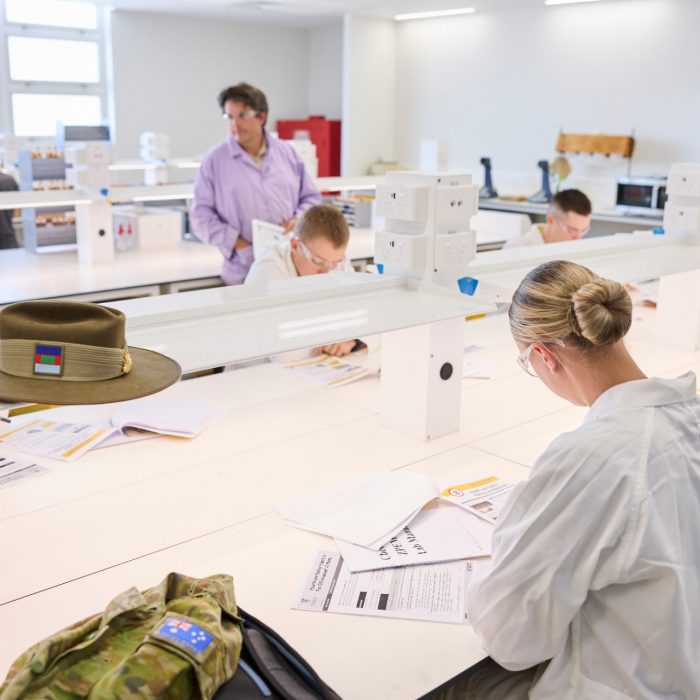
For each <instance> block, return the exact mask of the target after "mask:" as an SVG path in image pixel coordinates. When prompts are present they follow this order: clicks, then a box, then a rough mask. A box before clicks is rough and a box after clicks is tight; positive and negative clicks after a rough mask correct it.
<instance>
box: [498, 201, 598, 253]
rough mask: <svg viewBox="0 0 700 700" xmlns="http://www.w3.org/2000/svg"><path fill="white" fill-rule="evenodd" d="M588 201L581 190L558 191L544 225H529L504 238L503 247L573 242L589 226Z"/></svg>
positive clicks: (590, 210)
mask: <svg viewBox="0 0 700 700" xmlns="http://www.w3.org/2000/svg"><path fill="white" fill-rule="evenodd" d="M591 212H592V206H591V200H590V199H588V197H587V196H586V195H585V194H584V193H583V192H581V190H574V189H571V190H562V191H561V192H557V194H555V195H554V197H553V198H552V201H551V203H550V205H549V211H548V212H547V218H546V220H545V222H544V224H533V225H532V228H531V229H530V230H529V231H528V232H527V233H526V234H524V235H522V236H518V237H517V238H513V239H511V240H510V241H506V243H505V245H504V246H503V247H504V248H522V247H523V246H532V245H543V244H544V243H560V242H561V241H577V240H579V239H580V238H583V237H584V236H585V235H586V234H587V233H588V231H589V230H590V228H591Z"/></svg>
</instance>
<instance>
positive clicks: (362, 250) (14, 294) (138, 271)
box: [0, 228, 374, 306]
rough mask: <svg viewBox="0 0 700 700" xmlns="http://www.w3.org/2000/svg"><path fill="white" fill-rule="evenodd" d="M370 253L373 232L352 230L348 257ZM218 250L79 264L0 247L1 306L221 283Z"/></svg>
mask: <svg viewBox="0 0 700 700" xmlns="http://www.w3.org/2000/svg"><path fill="white" fill-rule="evenodd" d="M373 255H374V232H373V231H372V229H369V228H361V229H351V234H350V244H349V246H348V256H349V257H350V259H351V260H353V261H355V260H357V261H360V260H367V259H369V258H371V257H372V256H373ZM221 265H222V256H221V252H220V251H219V249H218V248H216V247H215V246H210V245H203V244H201V243H198V242H197V241H183V242H182V243H180V244H179V245H178V246H173V247H169V248H164V249H159V250H132V251H127V252H123V253H116V254H115V256H114V260H113V261H112V262H109V263H103V264H98V265H81V264H80V263H79V262H78V254H77V251H76V249H75V247H74V246H73V247H71V248H70V249H61V250H57V249H49V250H45V251H44V250H42V252H40V253H30V252H28V251H26V250H24V248H15V249H12V250H3V251H0V306H2V305H4V304H11V303H13V302H16V301H27V300H31V299H56V298H61V299H78V300H81V301H107V300H109V299H124V298H128V297H129V296H154V295H157V294H166V293H169V292H176V291H182V290H186V289H196V288H199V287H207V286H215V285H216V284H220V283H221V278H220V276H219V275H220V271H221Z"/></svg>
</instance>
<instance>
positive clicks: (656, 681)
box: [448, 261, 700, 700]
mask: <svg viewBox="0 0 700 700" xmlns="http://www.w3.org/2000/svg"><path fill="white" fill-rule="evenodd" d="M509 313H510V325H511V332H512V335H513V338H514V339H515V342H516V345H517V346H518V348H519V350H520V356H519V358H518V363H519V364H520V366H521V367H522V368H523V369H525V370H526V371H527V372H528V373H529V374H532V375H533V376H535V377H539V378H540V380H541V381H542V382H544V383H545V384H546V385H547V387H549V389H551V390H552V391H553V392H554V393H555V394H557V395H559V396H562V397H564V398H566V399H568V400H569V401H571V403H573V404H576V405H580V406H583V405H585V406H589V407H590V409H589V411H588V414H587V416H586V418H585V420H584V422H583V424H582V425H581V426H580V427H579V428H577V429H576V430H573V431H572V432H568V433H564V434H563V435H561V436H560V437H558V438H557V439H556V440H555V441H554V442H553V443H552V444H551V445H550V446H549V447H548V448H547V449H546V450H545V452H544V454H543V455H542V456H541V457H540V458H539V459H538V460H537V461H536V462H535V464H534V466H533V468H532V472H531V474H530V477H529V479H528V480H527V481H525V482H523V483H521V484H518V485H517V486H516V488H515V489H514V492H513V493H512V495H511V497H510V499H509V500H508V503H507V504H506V507H505V508H504V510H503V511H502V513H501V514H500V518H499V521H498V524H497V525H496V528H495V531H494V537H493V556H492V558H491V563H490V566H488V567H486V568H485V569H484V570H482V571H481V572H480V573H478V574H476V575H475V576H474V577H473V579H472V580H471V582H470V585H469V588H468V616H469V618H470V621H471V623H472V625H473V627H474V630H475V632H476V633H477V635H478V637H479V639H480V640H481V643H482V645H483V647H484V649H485V650H486V651H487V652H488V653H489V654H490V656H491V657H492V659H494V660H495V661H496V662H498V664H500V665H501V666H498V665H497V664H495V663H492V664H491V665H490V666H487V667H485V668H484V669H481V670H479V671H477V672H475V673H474V674H472V676H471V677H469V678H467V679H466V680H463V681H462V682H461V684H456V685H457V686H459V688H457V687H454V688H453V689H452V692H450V693H449V695H448V696H449V697H467V698H478V699H479V700H492V699H494V698H499V699H501V698H502V699H506V698H507V699H508V700H517V699H518V698H531V699H534V700H538V699H545V698H546V699H547V700H550V699H551V700H564V699H567V698H582V699H585V700H594V699H598V698H599V699H601V700H603V699H606V700H623V699H624V698H645V699H646V698H678V699H679V700H680V699H681V698H683V699H684V700H691V699H692V700H696V699H697V698H700V670H699V669H700V667H699V666H698V659H700V625H699V624H698V620H699V619H700V575H699V574H698V572H699V571H700V538H699V537H698V531H699V530H700V509H699V508H698V504H699V503H700V400H699V398H698V395H697V393H696V378H695V375H694V374H693V373H692V372H691V373H688V374H686V375H683V376H681V377H678V378H675V379H661V378H647V377H646V376H645V375H644V373H643V372H642V370H641V369H640V368H639V367H638V366H637V364H636V363H635V362H634V360H633V359H632V357H631V356H630V354H629V352H628V351H627V349H626V347H625V345H624V344H623V340H622V339H623V337H624V335H625V333H626V332H627V330H628V328H629V326H630V323H631V318H632V305H631V302H630V299H629V297H628V295H627V293H626V291H625V289H624V287H623V286H622V285H621V284H619V283H617V282H613V281H611V280H606V279H600V278H598V277H596V275H595V274H594V273H593V272H591V271H590V270H588V269H587V268H585V267H582V266H580V265H577V264H575V263H571V262H561V261H555V262H548V263H545V264H543V265H540V266H539V267H538V268H536V269H535V270H533V271H532V272H530V273H529V274H528V276H527V277H526V278H525V279H524V280H523V281H522V283H521V284H520V286H519V287H518V289H517V291H516V292H515V295H514V296H513V302H512V306H511V308H510V312H509ZM501 667H502V668H501ZM504 669H508V670H507V671H506V670H504Z"/></svg>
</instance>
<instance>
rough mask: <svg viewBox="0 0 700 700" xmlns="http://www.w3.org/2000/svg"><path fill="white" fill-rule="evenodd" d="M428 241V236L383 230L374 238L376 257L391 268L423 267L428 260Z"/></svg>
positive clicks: (376, 259)
mask: <svg viewBox="0 0 700 700" xmlns="http://www.w3.org/2000/svg"><path fill="white" fill-rule="evenodd" d="M427 242H428V237H427V236H414V235H410V234H405V233H391V232H388V231H382V232H380V233H377V234H376V236H375V239H374V259H375V261H376V262H378V263H381V264H382V265H384V266H387V267H390V268H391V267H397V268H400V269H402V270H410V269H414V268H417V269H422V268H424V267H425V265H426V262H427V256H426V252H427ZM389 272H391V270H389Z"/></svg>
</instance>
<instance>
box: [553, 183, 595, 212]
mask: <svg viewBox="0 0 700 700" xmlns="http://www.w3.org/2000/svg"><path fill="white" fill-rule="evenodd" d="M550 206H551V208H552V209H558V210H559V211H561V212H563V213H564V214H567V213H568V212H570V211H572V212H574V214H578V215H579V216H590V215H591V211H592V207H591V200H590V199H588V197H586V195H585V194H584V193H583V192H581V190H573V189H572V190H562V191H561V192H557V194H555V195H554V197H553V198H552V203H551V205H550Z"/></svg>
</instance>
